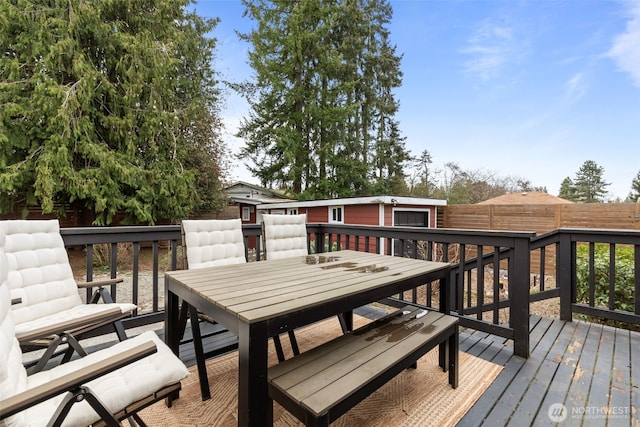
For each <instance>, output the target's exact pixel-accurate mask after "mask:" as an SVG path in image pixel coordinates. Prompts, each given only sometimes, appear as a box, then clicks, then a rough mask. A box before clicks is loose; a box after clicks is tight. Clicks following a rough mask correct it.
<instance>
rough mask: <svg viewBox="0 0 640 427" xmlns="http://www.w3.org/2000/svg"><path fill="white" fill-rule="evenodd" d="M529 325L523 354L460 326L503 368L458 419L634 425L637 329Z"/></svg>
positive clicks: (553, 322)
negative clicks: (525, 355)
mask: <svg viewBox="0 0 640 427" xmlns="http://www.w3.org/2000/svg"><path fill="white" fill-rule="evenodd" d="M356 312H357V314H360V315H363V316H365V317H368V318H377V317H379V316H380V315H381V314H382V313H383V311H382V310H380V309H378V308H375V307H371V306H366V307H362V308H360V309H358V310H357V311H356ZM530 330H531V356H530V357H529V358H528V359H524V358H521V357H518V356H513V345H512V342H511V341H510V340H505V339H504V338H501V337H497V336H495V335H489V334H487V333H483V332H477V331H475V330H471V329H467V330H462V331H461V333H460V350H461V351H464V352H467V353H469V354H471V355H474V356H477V357H480V358H483V359H485V360H489V361H491V362H493V363H497V364H499V365H502V366H504V369H503V371H502V372H501V373H500V374H499V376H498V377H497V378H496V380H495V381H494V382H493V384H492V385H491V386H490V387H489V388H488V389H487V391H486V392H485V393H484V395H483V396H482V397H481V398H480V399H479V400H478V401H477V402H476V404H475V405H474V406H473V407H472V408H471V409H470V410H469V411H468V412H467V414H466V415H465V416H464V417H463V418H462V420H461V421H460V422H459V423H458V426H507V425H513V426H518V427H520V426H529V425H531V426H545V425H550V426H551V425H558V424H556V422H554V421H552V419H551V417H550V416H549V411H550V408H551V411H552V415H555V416H560V415H562V412H560V410H561V409H564V411H565V412H564V414H565V415H566V419H565V420H564V421H562V422H561V423H560V424H559V425H562V426H581V425H582V426H589V427H591V426H600V425H601V426H606V425H609V426H638V425H640V413H637V411H636V409H637V408H640V390H639V389H638V385H639V384H640V333H638V332H631V331H628V330H626V329H616V328H612V327H608V326H602V325H598V324H594V323H589V322H583V321H577V320H574V321H573V322H564V321H561V320H558V319H550V318H546V317H539V316H532V317H531V320H530ZM216 340H220V341H219V342H220V343H224V344H225V345H228V344H229V343H230V342H231V343H232V342H233V339H232V338H231V339H230V337H228V336H227V335H225V334H221V335H217V336H215V337H213V338H210V339H208V340H207V341H208V342H207V343H206V345H205V349H206V350H209V351H215V349H216V348H217V344H216ZM192 348H193V346H191V345H186V346H183V347H182V348H181V353H180V354H181V357H182V358H183V360H185V363H187V364H192V363H194V356H193V352H192V350H190V349H192ZM460 381H464V377H461V378H460ZM558 404H562V405H564V408H563V407H561V406H559V405H558ZM607 411H608V413H609V415H607Z"/></svg>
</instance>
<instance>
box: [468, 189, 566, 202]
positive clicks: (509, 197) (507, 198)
mask: <svg viewBox="0 0 640 427" xmlns="http://www.w3.org/2000/svg"><path fill="white" fill-rule="evenodd" d="M565 203H573V202H572V201H570V200H566V199H562V198H560V197H556V196H553V195H551V194H548V193H544V192H542V191H531V192H525V191H523V192H521V193H509V194H505V195H502V196H498V197H494V198H493V199H489V200H485V201H483V202H480V203H477V204H478V205H557V204H565Z"/></svg>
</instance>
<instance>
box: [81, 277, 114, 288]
mask: <svg viewBox="0 0 640 427" xmlns="http://www.w3.org/2000/svg"><path fill="white" fill-rule="evenodd" d="M123 281H124V279H123V278H121V277H116V278H115V279H99V280H92V281H91V282H84V281H83V282H76V283H77V284H78V287H79V288H93V287H95V286H98V287H100V286H110V285H116V284H118V283H122V282H123Z"/></svg>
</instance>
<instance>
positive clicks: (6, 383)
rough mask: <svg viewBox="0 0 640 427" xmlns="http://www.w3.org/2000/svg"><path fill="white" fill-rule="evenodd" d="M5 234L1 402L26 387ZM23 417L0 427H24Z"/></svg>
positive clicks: (0, 285) (0, 284) (0, 287)
mask: <svg viewBox="0 0 640 427" xmlns="http://www.w3.org/2000/svg"><path fill="white" fill-rule="evenodd" d="M3 248H4V232H3V231H2V228H0V360H2V363H0V400H4V399H6V398H8V397H11V396H13V395H15V394H16V393H20V392H21V391H23V390H25V389H26V387H27V371H26V369H25V368H24V366H23V365H22V352H21V350H20V345H19V344H18V340H16V337H15V333H14V324H13V317H12V315H11V308H10V304H11V303H10V301H11V296H10V293H9V287H8V285H7V280H6V279H7V257H6V256H5V253H4V250H3ZM26 421H27V419H26V416H25V414H24V413H19V414H16V415H14V416H12V417H10V418H7V419H5V420H2V421H0V426H3V427H4V426H7V427H14V426H24V425H28V424H27V422H26Z"/></svg>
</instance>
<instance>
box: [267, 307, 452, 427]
mask: <svg viewBox="0 0 640 427" xmlns="http://www.w3.org/2000/svg"><path fill="white" fill-rule="evenodd" d="M437 345H439V346H440V349H439V351H440V365H441V367H442V368H443V370H444V371H447V370H448V371H449V384H451V386H452V387H453V388H456V387H457V386H458V319H457V318H456V317H453V316H449V315H446V314H443V313H440V312H438V311H427V310H423V309H419V308H415V307H411V306H407V307H405V308H403V309H401V310H398V311H396V312H393V313H391V314H389V315H387V316H385V317H383V318H381V319H379V320H376V321H374V322H371V323H370V324H368V325H365V326H363V327H361V328H359V329H356V330H355V331H353V332H350V333H347V334H345V335H342V336H340V337H338V338H336V339H334V340H332V341H329V342H327V343H325V344H322V345H320V346H318V347H316V348H313V349H311V350H309V351H307V352H305V353H302V354H300V355H298V356H295V357H293V358H292V359H289V360H286V361H284V362H282V363H279V364H277V365H274V366H272V367H270V368H269V373H268V384H269V397H270V398H271V399H272V401H274V400H275V401H276V402H278V403H280V405H282V406H283V407H284V408H285V409H287V410H288V411H289V412H291V414H293V415H294V416H295V417H296V418H298V419H299V420H300V421H302V422H304V423H305V425H307V426H328V425H329V423H330V422H333V421H335V420H336V419H338V418H339V417H340V416H342V415H343V414H344V413H346V412H347V411H348V410H349V409H351V408H352V407H354V406H355V405H356V404H358V403H359V402H360V401H362V400H363V399H365V398H366V397H367V396H369V395H370V394H371V393H373V392H374V391H375V390H377V389H378V388H380V387H381V386H382V385H384V384H385V383H386V382H388V381H389V380H391V379H392V378H393V377H395V376H396V375H397V374H399V373H400V372H402V371H403V370H404V369H407V368H410V367H414V368H415V367H417V360H418V359H419V358H420V357H422V356H423V355H425V354H426V353H428V352H429V351H430V350H431V349H433V348H434V347H435V346H437Z"/></svg>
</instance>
